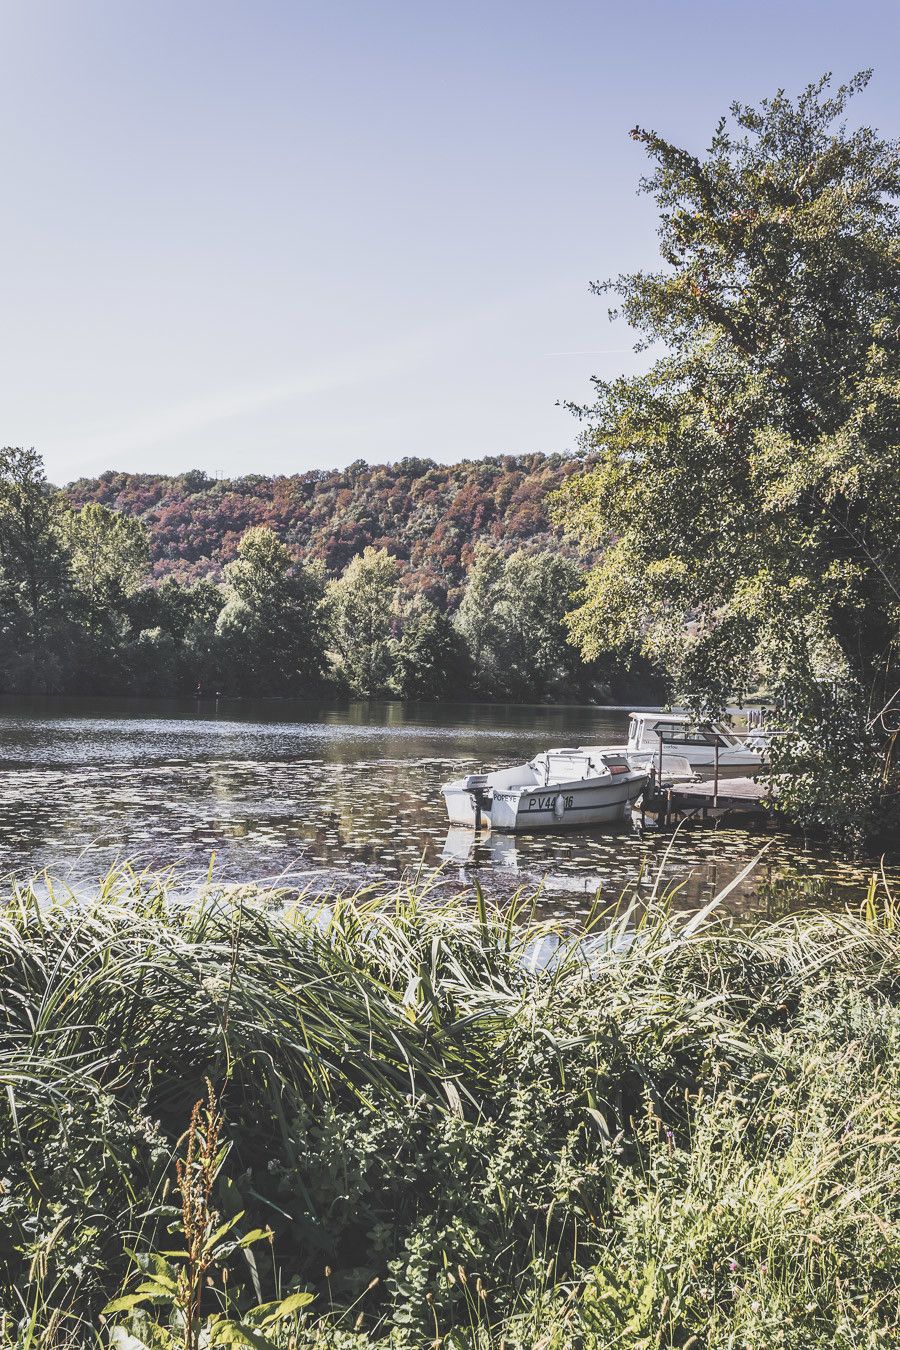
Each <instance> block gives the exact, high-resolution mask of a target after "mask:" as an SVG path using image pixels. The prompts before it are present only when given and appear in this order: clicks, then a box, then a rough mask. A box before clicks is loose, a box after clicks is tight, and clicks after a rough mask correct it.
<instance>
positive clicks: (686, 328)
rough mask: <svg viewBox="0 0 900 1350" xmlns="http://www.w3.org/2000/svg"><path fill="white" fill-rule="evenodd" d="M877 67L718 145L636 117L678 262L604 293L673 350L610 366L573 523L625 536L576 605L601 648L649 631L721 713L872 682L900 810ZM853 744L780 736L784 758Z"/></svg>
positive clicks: (740, 113)
mask: <svg viewBox="0 0 900 1350" xmlns="http://www.w3.org/2000/svg"><path fill="white" fill-rule="evenodd" d="M868 78H869V76H868V74H862V75H858V76H856V77H855V78H854V79H853V80H851V81H850V83H849V84H847V85H843V86H841V87H840V88H839V89H837V90H836V91H835V92H834V93H833V94H831V93H830V92H829V88H830V82H829V79H828V78H825V79H822V80H820V81H819V82H818V83H817V84H815V85H811V86H809V87H808V88H807V89H806V90H805V91H804V92H803V93H802V94H801V95H800V97H799V98H797V99H796V100H791V99H790V98H788V97H787V96H786V95H785V94H784V93H783V92H780V93H778V94H777V95H776V96H775V97H774V98H772V99H770V100H767V101H765V102H763V103H762V104H761V105H760V107H759V108H751V107H746V106H743V105H740V104H734V105H733V107H732V109H731V114H732V116H731V121H730V122H729V121H728V120H727V119H724V118H723V119H722V120H721V121H720V122H719V124H718V126H717V128H716V130H715V133H714V135H713V138H712V142H711V145H710V148H709V150H708V151H707V152H706V153H705V155H702V156H698V155H695V154H693V153H691V152H689V151H687V150H683V149H680V148H679V147H677V146H675V145H673V144H671V143H670V142H668V141H666V140H665V139H664V138H663V137H662V136H660V135H658V134H657V133H656V132H651V131H643V130H640V129H635V131H634V132H632V135H633V136H634V138H635V139H636V140H638V141H640V142H641V143H642V144H643V145H644V146H645V148H646V150H647V153H648V154H649V156H650V158H651V160H652V161H653V164H654V168H653V172H652V173H651V175H650V177H649V178H647V179H646V180H644V182H643V185H642V186H643V189H644V190H645V191H646V192H649V193H650V194H651V195H652V196H653V198H654V199H655V201H656V203H657V205H658V207H659V211H660V230H659V236H660V246H661V253H662V258H663V262H664V264H665V266H664V268H663V269H662V270H660V271H658V272H654V273H643V272H642V273H636V274H634V275H628V276H621V277H619V278H618V279H617V280H616V281H614V282H612V283H607V284H606V285H605V286H598V287H597V288H596V289H597V290H598V291H604V290H607V289H608V290H611V291H612V292H613V293H614V294H615V295H617V296H618V297H619V300H620V302H621V308H620V312H621V314H622V315H624V317H625V318H626V319H627V321H628V322H629V323H630V324H631V325H632V327H633V328H634V329H635V330H636V331H637V333H638V334H639V336H640V343H641V345H642V346H644V347H650V346H652V345H653V344H661V346H662V348H663V354H662V355H660V356H659V357H658V359H656V360H655V361H654V363H653V364H652V365H651V367H650V369H649V370H648V371H647V373H646V374H644V375H641V376H637V377H633V378H621V379H617V380H613V381H611V382H604V381H600V380H598V381H595V389H596V400H595V402H594V404H593V405H592V406H591V407H589V408H586V409H581V410H579V411H580V413H581V415H582V416H583V418H584V419H585V423H586V428H587V429H586V433H585V437H584V441H585V447H586V448H587V449H589V450H590V451H591V452H592V453H594V454H595V455H596V457H597V458H596V462H595V464H594V466H593V467H592V468H590V469H589V470H588V471H587V472H586V473H583V474H581V475H578V476H575V477H573V478H572V479H570V480H568V482H567V483H566V484H565V486H564V488H563V490H562V492H561V494H560V496H559V499H558V504H557V516H558V519H559V521H561V522H562V524H563V525H564V526H565V528H566V529H567V530H568V531H569V532H570V533H571V534H573V535H575V536H576V537H577V538H578V539H580V541H581V542H582V544H584V545H587V546H589V547H591V548H598V547H599V548H602V549H603V550H604V552H603V555H602V558H601V561H600V562H599V563H598V564H597V565H596V566H595V567H594V568H593V569H592V571H591V572H590V574H589V576H588V577H587V579H586V582H585V585H584V587H583V589H582V591H581V594H580V597H579V604H578V605H577V607H576V608H575V609H574V610H573V613H572V615H571V628H572V632H573V635H574V637H575V639H576V640H577V641H578V643H579V644H580V646H581V649H582V651H583V652H584V653H585V654H586V655H588V656H590V655H593V654H595V653H596V652H598V651H599V650H600V649H602V648H603V647H610V646H623V645H628V644H634V645H637V646H638V647H640V648H641V649H642V650H643V651H644V652H645V653H647V654H648V655H650V656H652V657H654V658H656V659H658V660H660V661H662V662H664V663H665V664H666V666H667V668H668V669H669V671H670V672H671V673H672V676H673V681H674V684H675V686H676V689H677V691H679V692H680V693H681V694H682V695H683V696H687V697H689V698H690V699H691V700H692V701H693V702H694V703H697V704H703V705H706V706H708V707H710V708H712V709H716V708H717V707H719V706H721V704H722V703H723V702H724V700H725V698H726V697H728V696H729V695H732V696H733V695H735V694H740V693H741V692H742V691H746V690H747V689H748V688H749V687H751V686H752V685H753V684H755V683H756V682H757V681H759V680H761V679H762V680H765V681H767V682H768V683H769V684H770V685H771V686H772V687H775V688H776V689H777V690H778V691H779V698H780V702H781V711H782V714H783V715H784V716H785V717H787V716H788V713H790V715H791V716H792V718H793V719H794V723H795V724H797V719H798V717H799V705H800V704H802V703H803V702H804V698H805V699H806V702H807V703H809V702H810V701H812V702H815V700H816V697H817V693H816V691H817V690H818V689H819V688H820V686H821V682H822V681H823V680H825V679H827V680H828V681H832V682H833V681H838V682H842V683H843V684H844V686H845V687H846V688H850V687H851V686H852V687H853V688H855V689H856V690H857V691H858V698H859V699H860V700H861V707H862V709H863V710H865V707H866V704H867V703H870V704H871V707H870V708H869V711H868V712H867V713H866V715H864V716H861V717H860V719H859V721H860V725H862V726H865V727H866V728H867V731H866V735H865V736H864V738H863V744H862V745H861V746H860V749H859V754H860V756H861V761H860V762H861V763H866V764H868V765H869V771H868V777H867V781H868V784H869V788H868V790H869V792H870V794H875V795H876V796H878V797H879V800H880V801H881V806H882V808H883V809H882V815H883V814H884V811H886V810H889V809H890V803H891V802H893V801H896V795H895V794H896V783H894V784H893V785H892V784H890V783H889V782H881V781H880V774H879V772H877V771H876V769H875V765H874V760H873V759H872V758H871V754H870V752H871V749H872V748H873V747H877V746H878V745H879V744H880V747H881V749H882V750H884V749H885V744H886V741H887V740H888V738H889V736H888V731H887V730H883V731H879V730H878V716H877V714H878V711H879V706H880V705H881V702H882V699H883V698H884V697H887V696H889V695H890V692H891V686H892V685H896V684H898V683H900V678H898V675H897V668H896V662H897V645H898V644H897V638H898V632H900V530H898V529H897V500H898V497H900V397H898V396H900V230H898V208H897V198H898V194H900V150H898V145H897V143H895V142H890V141H886V140H884V139H882V138H881V137H879V136H878V135H877V134H876V133H875V132H874V131H873V130H871V129H870V128H862V129H860V130H857V131H850V130H848V129H847V127H846V126H845V124H844V122H843V120H842V119H843V117H844V114H845V111H846V109H847V105H848V103H849V100H850V99H851V97H852V96H853V95H855V94H856V93H857V92H858V91H860V90H861V89H862V88H864V86H865V84H866V83H867V81H868ZM804 688H805V690H806V693H805V694H804ZM885 691H886V692H885ZM800 720H802V719H800ZM801 739H802V738H801ZM826 739H827V732H826ZM837 753H838V748H837V746H836V745H835V746H832V747H831V748H830V749H829V747H828V745H827V743H826V742H825V741H820V742H818V743H817V744H816V745H810V744H809V743H807V742H804V744H803V746H802V747H801V745H800V740H798V738H796V737H793V738H792V737H790V736H789V737H788V738H787V739H786V740H785V741H784V742H783V743H782V745H781V755H782V764H787V762H788V759H789V758H790V756H791V755H795V756H796V754H800V755H801V758H802V757H805V762H806V763H807V764H814V762H815V759H816V756H817V755H819V756H822V755H825V756H828V755H831V756H832V757H834V755H836V754H837ZM795 767H796V765H795ZM851 777H854V775H851ZM889 777H890V775H889V774H888V778H889ZM814 778H815V775H814V774H813V775H812V777H811V778H810V782H811V783H812V781H813V779H814ZM855 779H856V781H857V788H855V789H854V790H858V775H855ZM795 807H796V810H797V812H798V814H799V815H800V816H802V814H803V807H802V803H801V802H800V801H799V800H796V801H795Z"/></svg>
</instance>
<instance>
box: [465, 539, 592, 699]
mask: <svg viewBox="0 0 900 1350" xmlns="http://www.w3.org/2000/svg"><path fill="white" fill-rule="evenodd" d="M579 579H580V572H579V569H578V566H577V564H576V563H574V562H572V561H571V559H568V558H563V557H561V556H560V555H559V554H556V553H527V552H525V551H524V550H519V551H518V552H516V553H513V554H511V555H510V556H509V557H508V558H505V557H504V556H503V554H502V553H500V551H499V550H497V549H492V548H489V547H488V546H487V545H482V546H481V547H479V549H478V550H477V551H476V554H475V561H474V563H473V565H472V570H471V572H470V573H469V580H468V583H467V585H466V590H465V593H464V595H463V598H462V602H461V604H460V607H459V610H458V612H457V614H456V617H455V623H456V628H457V630H458V632H459V633H460V635H461V636H462V637H463V639H464V640H465V642H466V645H467V647H468V649H469V654H470V658H471V661H472V667H473V678H474V682H475V687H476V689H477V691H478V692H479V693H481V694H482V695H484V696H485V697H487V698H512V699H522V700H525V701H526V702H527V701H529V700H530V701H534V700H538V699H542V698H544V697H546V696H547V695H553V696H556V697H561V698H574V697H576V696H578V695H581V696H584V694H585V693H586V692H587V691H588V687H589V683H590V678H589V677H590V674H591V672H590V671H588V670H587V669H586V668H585V667H584V666H583V665H582V662H581V660H580V658H579V656H578V653H577V652H576V651H575V649H574V648H573V647H572V645H571V644H570V643H569V642H568V640H567V634H566V628H565V624H564V617H565V614H566V610H567V609H568V608H569V606H570V604H571V601H572V595H573V593H574V591H575V589H576V587H577V585H578V582H579Z"/></svg>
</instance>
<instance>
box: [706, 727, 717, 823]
mask: <svg viewBox="0 0 900 1350" xmlns="http://www.w3.org/2000/svg"><path fill="white" fill-rule="evenodd" d="M718 805H719V738H718V736H717V737H716V773H715V778H714V779H713V806H715V807H718ZM704 815H705V812H704Z"/></svg>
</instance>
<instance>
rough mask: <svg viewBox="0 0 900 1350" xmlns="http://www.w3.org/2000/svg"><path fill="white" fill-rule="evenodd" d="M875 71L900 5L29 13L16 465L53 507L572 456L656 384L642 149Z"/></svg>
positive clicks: (886, 60)
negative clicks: (623, 283)
mask: <svg viewBox="0 0 900 1350" xmlns="http://www.w3.org/2000/svg"><path fill="white" fill-rule="evenodd" d="M868 66H874V67H875V75H874V78H873V81H872V83H871V84H870V86H869V88H868V90H867V91H866V93H865V94H864V95H863V96H862V97H861V98H860V99H859V100H858V102H857V113H856V114H855V117H856V118H857V119H858V120H861V121H865V122H868V123H871V124H874V125H875V126H877V127H879V128H880V129H881V131H882V132H884V133H885V134H890V135H896V134H900V5H898V4H897V3H896V0H894V2H890V0H880V2H879V3H874V2H873V0H854V3H853V4H850V3H847V0H843V3H835V2H834V0H817V3H794V2H793V0H782V3H777V4H776V3H770V2H769V0H763V3H756V4H753V5H750V4H747V3H743V4H738V3H731V0H719V2H718V3H712V2H711V0H678V3H674V2H672V3H661V2H660V0H634V2H633V3H630V4H628V3H623V0H617V2H616V3H607V0H595V3H581V2H580V0H546V2H545V0H515V3H513V2H511V0H480V3H469V0H453V2H452V3H449V2H447V3H434V2H433V0H416V2H415V3H407V2H406V0H328V2H327V3H326V2H325V0H322V2H321V3H312V2H311V0H292V2H291V3H283V2H282V0H174V2H173V0H140V2H138V0H0V126H2V133H0V184H2V187H3V204H2V210H0V268H2V272H0V277H2V286H0V303H2V322H0V443H5V444H10V445H29V446H31V445H33V446H35V447H36V448H37V449H38V450H39V451H40V452H41V453H42V454H43V456H44V459H45V463H46V466H47V471H48V474H49V476H50V478H51V480H52V481H54V482H57V483H63V482H67V481H70V480H71V479H74V478H76V477H79V476H82V475H93V474H96V473H99V472H102V471H103V470H104V469H110V468H112V469H124V470H134V471H143V472H170V473H178V472H181V471H183V470H185V469H189V468H201V469H204V470H206V472H208V473H211V474H216V475H225V476H235V475H240V474H245V473H293V472H300V471H303V470H306V469H310V468H329V467H335V466H341V465H344V464H347V463H349V462H350V461H351V460H354V459H359V458H362V459H365V460H367V461H368V462H369V463H380V462H384V461H385V460H392V459H397V458H400V457H401V456H405V455H424V456H430V457H432V458H434V459H438V460H443V461H454V460H458V459H462V458H472V457H477V456H481V455H486V454H504V453H522V452H529V451H535V450H540V451H552V450H567V449H573V448H574V447H575V444H576V438H577V431H578V428H577V423H576V422H575V421H574V419H573V418H572V417H571V415H570V414H569V413H568V412H567V411H566V410H565V408H564V407H562V406H560V403H561V401H565V400H573V401H575V402H582V401H587V400H588V399H589V396H590V378H591V376H592V375H600V376H612V375H616V374H618V373H620V372H630V371H635V370H637V369H639V368H640V363H641V361H642V360H646V357H639V356H637V355H635V353H634V352H633V350H632V348H631V341H632V339H631V338H630V335H629V333H628V331H627V330H626V329H625V328H623V327H622V325H621V324H612V325H611V324H610V323H609V321H608V319H607V314H606V310H607V305H606V303H605V302H604V301H603V300H602V299H598V298H597V297H596V296H594V295H592V294H591V292H590V290H589V283H590V282H591V281H592V280H596V279H603V278H606V277H608V276H612V275H615V274H617V273H619V272H623V271H629V270H632V269H635V268H640V267H652V266H653V265H654V262H655V258H656V236H655V228H656V227H655V219H654V214H653V207H652V203H651V202H650V200H649V199H648V198H646V197H642V196H640V195H638V194H637V184H638V180H639V178H640V176H641V173H642V172H643V170H644V167H645V163H646V161H645V158H644V154H643V151H642V149H641V147H640V145H639V144H637V143H635V142H634V141H632V140H631V139H630V138H629V136H628V130H629V129H630V128H631V127H633V126H634V125H636V124H640V125H642V126H645V127H652V128H654V129H656V130H658V131H660V132H663V133H664V134H665V135H666V136H667V137H669V138H670V139H673V140H676V141H679V142H680V143H682V144H684V145H686V146H687V147H689V148H691V149H695V150H701V149H702V148H703V147H704V146H705V145H707V144H708V141H709V136H710V133H711V131H712V128H713V126H714V125H715V122H716V120H717V119H718V117H719V116H720V114H722V113H724V112H725V111H727V108H728V106H729V104H730V103H731V102H732V101H733V100H735V99H738V100H740V101H742V102H756V101H758V100H759V99H761V98H763V97H765V96H766V95H768V94H771V93H773V92H775V90H776V89H778V88H781V87H784V88H787V89H788V90H791V91H795V90H799V89H800V88H802V87H803V86H804V85H805V84H807V83H808V82H810V81H811V80H814V79H816V78H817V77H818V76H819V75H820V74H822V73H823V72H824V71H827V70H831V71H834V73H835V76H836V77H837V78H838V79H839V80H840V79H842V78H845V77H847V76H849V75H851V74H852V73H854V72H855V71H856V70H858V69H861V68H863V67H868Z"/></svg>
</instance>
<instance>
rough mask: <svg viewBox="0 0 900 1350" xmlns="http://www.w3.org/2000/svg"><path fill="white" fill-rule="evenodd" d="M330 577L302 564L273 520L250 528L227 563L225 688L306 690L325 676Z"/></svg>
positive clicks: (221, 633) (222, 618) (220, 628)
mask: <svg viewBox="0 0 900 1350" xmlns="http://www.w3.org/2000/svg"><path fill="white" fill-rule="evenodd" d="M323 591H324V581H323V578H322V575H321V573H320V572H319V571H318V570H317V569H316V568H313V567H304V566H302V565H301V564H299V563H295V562H294V561H293V559H292V558H291V556H290V554H289V553H288V551H287V549H286V548H285V546H284V544H282V543H281V542H280V540H279V539H278V537H277V536H276V535H275V534H274V533H273V531H272V530H270V529H268V528H267V527H266V526H263V525H258V526H255V527H254V528H253V529H250V530H247V532H246V533H245V534H244V536H243V537H242V539H241V542H240V544H239V545H238V556H237V558H236V559H235V561H234V562H231V563H229V564H228V566H227V567H226V568H225V597H226V599H225V606H224V608H223V609H222V611H221V613H220V614H219V617H218V621H217V624H216V631H217V635H218V638H219V642H220V649H221V663H222V664H221V673H222V682H223V684H224V686H225V688H228V689H231V690H233V691H234V692H236V693H239V694H242V695H249V694H258V695H265V694H292V695H297V694H302V693H309V692H311V691H313V690H315V689H317V688H318V687H319V686H320V684H321V681H322V676H323V669H324V660H325V649H324V625H323V617H322V596H323Z"/></svg>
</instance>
